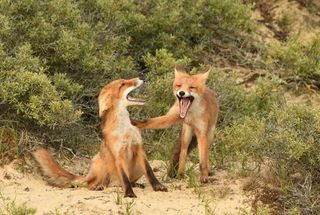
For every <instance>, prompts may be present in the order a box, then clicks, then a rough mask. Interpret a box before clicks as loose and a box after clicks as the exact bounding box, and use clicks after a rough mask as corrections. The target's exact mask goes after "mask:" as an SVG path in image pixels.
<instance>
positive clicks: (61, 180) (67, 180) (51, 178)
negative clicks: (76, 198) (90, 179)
mask: <svg viewBox="0 0 320 215" xmlns="http://www.w3.org/2000/svg"><path fill="white" fill-rule="evenodd" d="M33 156H34V158H35V159H36V161H37V162H38V163H39V165H40V167H41V169H42V172H43V174H44V175H45V176H47V177H48V180H47V181H48V183H50V184H51V185H53V186H56V187H73V186H74V185H73V183H72V182H73V181H75V180H77V179H81V178H83V177H82V176H76V175H74V174H72V173H70V172H68V171H67V170H65V169H63V168H62V167H61V166H60V165H59V164H58V163H57V162H56V161H55V160H54V158H53V157H52V156H51V155H50V153H49V152H48V151H47V150H45V149H43V148H41V149H38V150H37V151H35V152H33Z"/></svg>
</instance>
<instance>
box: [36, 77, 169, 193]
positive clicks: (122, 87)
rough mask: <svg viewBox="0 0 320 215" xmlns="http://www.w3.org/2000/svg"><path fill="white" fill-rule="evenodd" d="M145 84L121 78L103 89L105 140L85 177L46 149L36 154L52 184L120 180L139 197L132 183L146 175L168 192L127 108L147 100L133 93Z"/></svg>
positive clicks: (90, 185)
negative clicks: (155, 171) (65, 165)
mask: <svg viewBox="0 0 320 215" xmlns="http://www.w3.org/2000/svg"><path fill="white" fill-rule="evenodd" d="M142 83H143V81H142V80H140V79H139V78H133V79H130V80H124V79H120V80H115V81H112V82H111V83H109V84H107V85H105V86H104V87H103V88H102V90H101V91H100V94H99V97H98V103H99V116H100V118H101V130H102V136H103V139H102V143H101V146H100V151H99V152H98V153H97V154H96V155H95V156H94V157H93V158H92V161H91V166H90V169H89V172H88V174H87V175H86V176H77V175H74V174H72V173H70V172H68V171H67V170H65V169H63V168H62V167H61V166H60V165H59V164H58V163H57V162H56V161H55V160H54V159H53V157H52V156H51V155H50V154H49V152H48V151H47V150H45V149H43V148H41V149H38V150H37V151H35V152H34V153H33V155H34V157H35V159H36V161H37V162H38V163H39V164H40V166H41V169H42V172H43V174H44V175H46V176H47V177H48V182H49V183H50V184H52V185H54V186H57V187H74V186H87V187H88V189H90V190H96V189H101V188H103V187H105V186H109V185H110V184H113V183H114V182H115V183H117V184H118V183H119V182H120V185H121V186H122V188H123V191H124V196H125V197H136V195H135V193H134V192H133V189H132V185H134V184H135V182H136V181H137V180H138V179H139V178H141V177H142V176H143V175H145V176H146V178H147V179H148V181H149V183H150V184H151V186H152V188H153V190H154V191H163V192H166V191H168V189H167V188H166V187H165V186H164V185H162V184H161V183H160V182H159V181H158V179H157V178H156V177H155V175H154V173H153V170H152V168H151V166H150V164H149V162H148V160H147V156H146V153H145V151H144V149H143V144H142V138H141V134H140V130H139V129H138V128H137V127H135V126H133V125H132V124H131V121H130V117H129V112H128V110H127V107H128V106H131V105H144V101H142V100H140V99H135V98H133V97H132V96H131V95H130V93H131V92H132V91H134V90H135V89H136V88H138V87H139V86H140V85H142Z"/></svg>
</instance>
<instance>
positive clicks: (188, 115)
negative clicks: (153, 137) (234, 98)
mask: <svg viewBox="0 0 320 215" xmlns="http://www.w3.org/2000/svg"><path fill="white" fill-rule="evenodd" d="M209 72H210V69H207V70H204V71H201V72H200V73H198V74H196V75H189V74H188V73H187V72H186V70H185V69H184V68H182V67H180V66H176V68H175V79H174V82H173V93H174V95H175V97H176V98H177V99H176V101H175V103H174V105H173V106H172V107H171V108H170V110H169V111H168V113H167V114H166V115H164V116H160V117H156V118H151V119H148V120H146V121H139V120H132V123H133V124H134V125H136V126H137V127H138V128H167V127H169V126H171V125H173V124H174V123H182V130H181V132H180V138H179V144H177V145H176V146H175V148H174V150H173V155H172V158H171V170H170V171H169V175H170V176H171V177H174V176H176V173H178V176H182V175H183V174H184V170H185V159H186V155H187V153H188V152H190V151H191V150H192V147H194V146H195V145H196V143H197V142H198V148H199V157H200V171H201V175H200V181H201V182H202V183H207V182H208V175H209V171H210V169H209V168H210V165H209V154H208V153H209V145H210V144H211V143H212V141H213V133H214V129H215V126H216V124H217V119H218V109H219V107H218V102H217V100H216V98H215V95H214V93H213V92H212V91H211V90H210V89H209V88H207V87H206V86H205V82H206V80H207V78H208V75H209ZM194 135H195V136H196V138H195V136H194ZM177 164H178V170H176V168H177Z"/></svg>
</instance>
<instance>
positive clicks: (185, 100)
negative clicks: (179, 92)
mask: <svg viewBox="0 0 320 215" xmlns="http://www.w3.org/2000/svg"><path fill="white" fill-rule="evenodd" d="M177 98H178V99H179V106H180V117H181V118H185V117H186V115H187V113H188V111H189V108H190V106H191V104H192V102H193V100H194V97H193V96H188V97H180V96H177Z"/></svg>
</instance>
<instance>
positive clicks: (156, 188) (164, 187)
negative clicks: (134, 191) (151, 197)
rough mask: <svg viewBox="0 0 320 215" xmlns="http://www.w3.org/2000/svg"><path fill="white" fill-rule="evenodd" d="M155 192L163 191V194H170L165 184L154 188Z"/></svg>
mask: <svg viewBox="0 0 320 215" xmlns="http://www.w3.org/2000/svg"><path fill="white" fill-rule="evenodd" d="M153 190H154V191H161V192H168V188H167V187H166V186H164V185H163V184H156V185H154V187H153Z"/></svg>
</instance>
